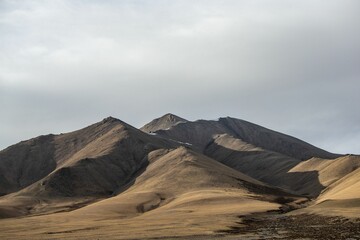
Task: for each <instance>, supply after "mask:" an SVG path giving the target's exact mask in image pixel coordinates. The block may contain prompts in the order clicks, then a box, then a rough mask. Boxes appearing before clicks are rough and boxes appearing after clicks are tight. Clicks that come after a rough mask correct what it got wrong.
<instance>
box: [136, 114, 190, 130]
mask: <svg viewBox="0 0 360 240" xmlns="http://www.w3.org/2000/svg"><path fill="white" fill-rule="evenodd" d="M183 122H188V120H186V119H184V118H181V117H179V116H176V115H175V114H172V113H167V114H165V115H163V116H161V117H159V118H156V119H154V120H152V121H151V122H149V123H148V124H146V125H144V126H143V127H142V128H140V129H141V130H142V131H144V132H156V131H158V130H166V129H169V128H171V127H172V126H175V125H177V124H179V123H183Z"/></svg>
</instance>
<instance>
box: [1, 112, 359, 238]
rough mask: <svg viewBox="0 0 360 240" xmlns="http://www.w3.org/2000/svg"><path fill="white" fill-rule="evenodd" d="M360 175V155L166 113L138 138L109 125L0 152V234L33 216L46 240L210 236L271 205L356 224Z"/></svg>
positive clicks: (235, 123)
mask: <svg viewBox="0 0 360 240" xmlns="http://www.w3.org/2000/svg"><path fill="white" fill-rule="evenodd" d="M359 169H360V157H358V156H342V155H338V154H333V153H329V152H327V151H325V150H322V149H319V148H317V147H315V146H313V145H311V144H308V143H306V142H304V141H301V140H299V139H297V138H294V137H291V136H288V135H285V134H282V133H279V132H275V131H272V130H270V129H267V128H264V127H261V126H258V125H256V124H253V123H249V122H246V121H243V120H239V119H234V118H229V117H227V118H220V119H219V120H217V121H206V120H198V121H194V122H192V121H188V120H185V119H183V118H181V117H178V116H176V115H173V114H166V115H164V116H162V117H160V118H157V119H155V120H153V121H151V122H150V123H148V124H146V125H145V126H144V127H142V128H141V129H140V130H139V129H136V128H134V127H132V126H131V125H129V124H127V123H124V122H122V121H120V120H118V119H115V118H112V117H109V118H106V119H104V120H103V121H101V122H98V123H95V124H93V125H91V126H88V127H86V128H83V129H81V130H78V131H74V132H70V133H65V134H60V135H52V134H51V135H46V136H40V137H37V138H33V139H30V140H27V141H23V142H20V143H18V144H15V145H13V146H10V147H8V148H7V149H5V150H3V151H0V194H1V195H3V196H2V197H0V218H7V219H8V220H5V219H4V220H0V222H1V221H2V222H3V224H2V225H3V226H6V225H7V226H9V224H11V225H13V226H14V229H12V230H9V231H7V230H8V229H7V228H2V227H1V224H0V232H2V233H3V234H4V235H3V236H4V237H5V238H6V239H19V238H20V239H21V237H19V235H18V234H16V232H19V231H26V229H25V228H26V227H27V226H29V223H31V222H32V220H29V219H34V221H36V222H40V223H43V225H44V224H46V226H47V228H49V229H50V228H51V229H53V230H51V231H50V232H51V234H52V232H54V231H55V233H56V232H57V231H58V230H59V229H62V231H60V232H59V233H56V234H59V235H56V234H55V235H54V238H68V239H77V238H78V237H79V234H80V236H82V237H85V238H86V236H87V237H89V238H91V237H92V235H87V234H88V231H87V230H86V229H100V230H99V231H100V232H101V235H102V236H106V238H109V239H111V238H116V236H119V234H120V235H121V236H133V237H135V236H136V238H139V237H140V238H147V237H148V236H149V234H150V236H152V237H164V236H172V235H171V234H172V232H173V231H170V230H169V229H176V231H178V232H177V233H178V234H177V235H178V236H185V235H191V236H192V235H198V234H204V233H207V234H208V233H214V232H215V231H217V230H219V229H223V228H226V227H228V226H229V224H231V223H232V222H235V221H236V218H238V216H239V215H248V214H251V213H256V212H266V211H273V210H276V209H279V208H280V209H282V210H281V211H284V209H285V210H286V209H287V210H289V209H299V210H296V211H293V213H294V214H296V213H297V212H299V214H301V213H315V214H325V215H326V214H330V215H336V216H341V215H345V216H347V217H353V216H354V213H355V216H356V215H359V214H360V195H359V194H360V191H359V187H358V183H359V182H360V179H359V177H360V175H359ZM309 198H311V199H313V201H311V202H308V201H309ZM304 202H308V203H307V204H306V205H304ZM304 206H308V207H306V208H304ZM300 208H301V209H300ZM28 215H29V216H30V217H25V216H28ZM13 217H22V219H17V218H13ZM12 219H13V220H12ZM59 220H60V221H61V222H62V223H64V224H59ZM120 220H121V221H120ZM65 223H69V224H70V225H69V224H65ZM72 223H73V224H75V225H76V226H78V228H79V229H80V230H76V231H75V230H73V225H72ZM16 226H18V227H16ZM110 226H112V227H114V228H111V227H110ZM140 226H143V227H142V228H140ZM162 226H168V227H162ZM54 229H55V230H54ZM64 229H65V230H64ZM81 229H85V230H81ZM159 229H161V230H159ZM78 231H80V232H81V233H79V232H78ZM113 232H115V233H117V234H118V235H116V234H115V235H114V234H113ZM29 234H33V235H32V237H29V236H28V235H26V236H25V237H24V239H31V238H34V239H39V238H49V236H50V235H48V234H47V233H46V232H45V233H44V232H43V231H40V232H39V231H38V230H36V228H34V231H33V232H31V233H29ZM0 236H2V234H1V233H0ZM50 237H51V236H50Z"/></svg>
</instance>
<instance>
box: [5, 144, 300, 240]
mask: <svg viewBox="0 0 360 240" xmlns="http://www.w3.org/2000/svg"><path fill="white" fill-rule="evenodd" d="M149 161H150V164H149V166H148V167H147V169H146V170H145V171H144V173H143V174H141V175H140V176H139V177H138V178H137V179H136V181H135V183H134V184H133V185H132V186H130V187H129V188H128V189H127V190H126V191H125V192H123V193H121V194H119V195H117V196H114V197H111V198H108V199H105V200H102V201H99V202H96V203H93V204H90V205H88V206H86V207H83V208H80V209H78V210H75V211H72V212H67V213H58V214H50V215H44V216H38V217H29V218H26V219H5V220H1V222H2V224H1V225H0V232H1V235H2V236H3V237H5V238H6V239H32V238H34V239H39V238H46V239H62V238H66V239H82V238H83V239H87V238H93V239H98V238H99V239H131V238H134V239H139V238H140V239H143V238H145V237H159V236H162V237H164V236H189V235H190V236H191V235H198V234H201V235H203V234H213V233H214V231H216V230H219V229H226V228H227V226H230V225H231V223H232V222H233V221H235V220H236V219H237V216H238V215H246V214H249V213H253V212H263V211H267V210H273V209H277V208H278V207H279V206H280V204H278V203H277V202H278V198H279V196H282V197H283V198H289V199H291V200H296V199H297V198H296V197H294V196H289V195H288V194H286V193H284V192H282V191H279V190H278V189H273V188H271V187H268V186H265V185H263V184H262V183H260V182H258V181H257V180H254V179H252V178H250V177H248V176H246V175H243V174H241V173H239V172H238V171H235V170H233V169H231V168H228V167H226V166H224V165H222V164H220V163H218V162H216V161H214V160H212V159H209V158H207V157H205V156H203V155H201V154H198V153H195V152H193V151H191V150H189V149H186V148H184V147H181V148H178V149H175V150H171V151H170V150H157V151H155V152H153V153H151V154H149ZM34 223H36V225H34ZM45 225H46V227H44V226H45ZM4 226H7V227H4ZM30 226H31V227H30ZM21 229H23V230H25V229H26V231H27V232H26V235H25V234H24V235H22V234H19V232H18V231H19V230H21Z"/></svg>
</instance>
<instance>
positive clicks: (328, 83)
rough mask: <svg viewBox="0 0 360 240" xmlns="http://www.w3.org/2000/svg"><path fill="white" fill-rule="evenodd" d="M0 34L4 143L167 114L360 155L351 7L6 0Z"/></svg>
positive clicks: (352, 3)
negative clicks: (248, 127) (243, 123)
mask: <svg viewBox="0 0 360 240" xmlns="http://www.w3.org/2000/svg"><path fill="white" fill-rule="evenodd" d="M0 35H1V38H0V43H1V44H0V109H1V118H0V136H1V138H0V148H4V147H6V146H8V145H10V144H13V143H16V142H17V141H19V140H23V139H26V138H30V137H33V136H36V135H39V134H46V133H50V132H54V133H59V132H65V131H70V130H74V129H76V128H80V127H83V126H84V125H87V124H90V123H92V122H96V121H99V120H100V119H102V118H103V117H106V116H108V115H113V116H115V117H118V118H121V119H122V120H124V121H126V122H128V123H130V124H133V125H135V126H140V125H142V124H144V123H145V122H147V121H150V120H151V119H152V118H155V117H158V116H159V115H161V114H164V113H166V112H173V113H175V114H179V115H181V116H183V117H185V118H189V119H191V120H195V119H198V118H205V119H206V118H207V119H214V118H217V117H220V116H228V115H229V116H234V117H238V118H242V119H245V120H249V121H252V122H255V123H258V124H261V125H264V126H266V127H269V128H272V129H275V130H278V131H282V132H285V133H288V134H291V135H294V136H296V137H299V138H302V139H304V140H306V141H308V142H310V143H312V144H315V145H317V146H319V147H323V148H325V149H327V150H329V151H333V152H341V153H347V152H353V153H360V143H359V140H360V127H359V124H358V123H359V122H360V112H359V110H358V109H357V105H358V102H360V96H359V94H358V91H359V89H360V81H359V76H360V44H359V42H360V4H359V1H357V0H345V1H343V0H337V1H335V0H330V1H325V0H323V1H319V0H318V1H310V0H309V1H306V0H305V1H287V0H282V1H279V0H275V1H265V0H263V1H260V0H259V1H256V0H255V1H254V0H247V1H195V2H194V1H165V0H164V1H95V0H93V1H70V0H68V1H65V0H56V1H40V0H39V1H13V0H12V1H10V0H8V1H6V0H5V1H1V2H0Z"/></svg>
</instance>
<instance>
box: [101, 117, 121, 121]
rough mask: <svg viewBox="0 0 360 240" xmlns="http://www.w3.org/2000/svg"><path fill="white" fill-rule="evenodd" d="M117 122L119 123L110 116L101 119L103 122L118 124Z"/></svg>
mask: <svg viewBox="0 0 360 240" xmlns="http://www.w3.org/2000/svg"><path fill="white" fill-rule="evenodd" d="M118 121H120V120H119V119H117V118H114V117H112V116H109V117H107V118H104V119H103V122H118Z"/></svg>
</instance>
